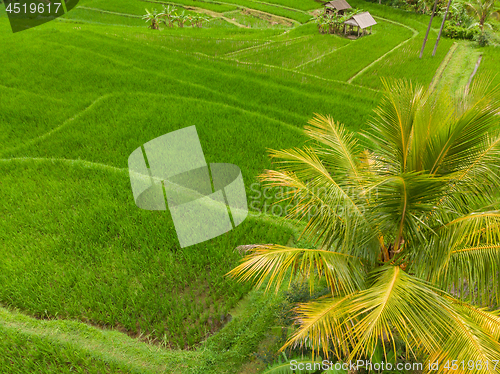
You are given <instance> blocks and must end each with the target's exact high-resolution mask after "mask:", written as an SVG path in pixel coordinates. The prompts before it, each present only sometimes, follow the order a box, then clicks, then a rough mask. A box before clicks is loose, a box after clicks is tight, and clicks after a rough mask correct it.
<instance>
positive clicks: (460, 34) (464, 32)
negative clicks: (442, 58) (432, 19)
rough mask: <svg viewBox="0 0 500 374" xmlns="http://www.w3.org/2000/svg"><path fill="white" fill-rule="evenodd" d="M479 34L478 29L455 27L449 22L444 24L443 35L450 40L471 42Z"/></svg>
mask: <svg viewBox="0 0 500 374" xmlns="http://www.w3.org/2000/svg"><path fill="white" fill-rule="evenodd" d="M479 33H480V30H479V29H478V28H470V27H462V26H455V25H453V24H451V23H450V22H447V23H445V26H444V29H443V35H444V36H446V37H448V38H451V39H468V40H473V39H475V38H476V37H477V35H478V34H479Z"/></svg>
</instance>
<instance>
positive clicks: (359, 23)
mask: <svg viewBox="0 0 500 374" xmlns="http://www.w3.org/2000/svg"><path fill="white" fill-rule="evenodd" d="M376 24H377V22H376V21H375V19H373V17H372V15H371V14H370V13H369V12H363V13H359V14H356V15H354V16H352V17H351V18H349V19H348V20H347V21H345V22H344V35H345V34H346V33H347V28H350V31H353V29H354V27H357V28H358V37H359V34H360V32H361V31H362V35H365V34H366V30H367V29H368V28H370V34H371V33H372V26H373V25H376Z"/></svg>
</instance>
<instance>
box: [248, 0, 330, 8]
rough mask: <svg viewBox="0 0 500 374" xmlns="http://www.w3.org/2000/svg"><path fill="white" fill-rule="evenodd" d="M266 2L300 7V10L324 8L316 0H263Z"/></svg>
mask: <svg viewBox="0 0 500 374" xmlns="http://www.w3.org/2000/svg"><path fill="white" fill-rule="evenodd" d="M254 1H255V0H254ZM262 2H265V3H271V4H278V5H282V6H285V7H288V8H293V9H299V10H304V11H307V10H312V9H317V8H322V3H320V2H317V1H315V0H303V1H297V0H262Z"/></svg>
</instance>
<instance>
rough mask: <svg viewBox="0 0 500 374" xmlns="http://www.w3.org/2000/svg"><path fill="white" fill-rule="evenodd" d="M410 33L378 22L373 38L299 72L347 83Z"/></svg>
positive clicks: (343, 49) (349, 45)
mask: <svg viewBox="0 0 500 374" xmlns="http://www.w3.org/2000/svg"><path fill="white" fill-rule="evenodd" d="M411 36H412V32H411V31H410V30H408V29H406V28H404V27H401V26H398V25H395V24H392V23H389V22H383V21H380V22H378V24H377V25H375V26H374V30H373V34H371V35H367V36H364V37H362V38H359V39H356V40H353V41H351V42H350V43H349V44H348V45H346V46H345V47H344V48H339V49H338V50H337V51H335V52H334V53H332V54H329V55H326V56H325V57H323V58H321V59H318V60H315V61H313V62H311V63H309V64H307V65H304V66H302V67H300V68H299V70H300V71H303V72H306V73H310V74H315V75H318V76H321V77H324V78H334V79H338V80H341V81H347V80H348V79H349V78H351V77H353V76H354V75H355V74H356V73H358V72H359V71H360V70H361V69H363V68H364V67H365V66H367V65H368V64H369V63H371V62H372V61H374V60H376V59H377V58H379V57H381V56H382V55H383V54H384V53H387V52H389V51H390V50H391V49H392V48H394V47H396V46H397V45H398V44H400V43H402V42H403V41H405V40H407V39H409V38H410V37H411Z"/></svg>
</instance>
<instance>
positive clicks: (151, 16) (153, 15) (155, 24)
mask: <svg viewBox="0 0 500 374" xmlns="http://www.w3.org/2000/svg"><path fill="white" fill-rule="evenodd" d="M162 15H163V14H162V13H159V12H158V11H157V10H156V9H153V11H151V12H150V11H149V10H147V9H146V14H145V15H144V16H143V17H142V19H144V20H146V22H151V23H150V25H149V28H150V29H153V30H158V29H159V22H160V17H162Z"/></svg>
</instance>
